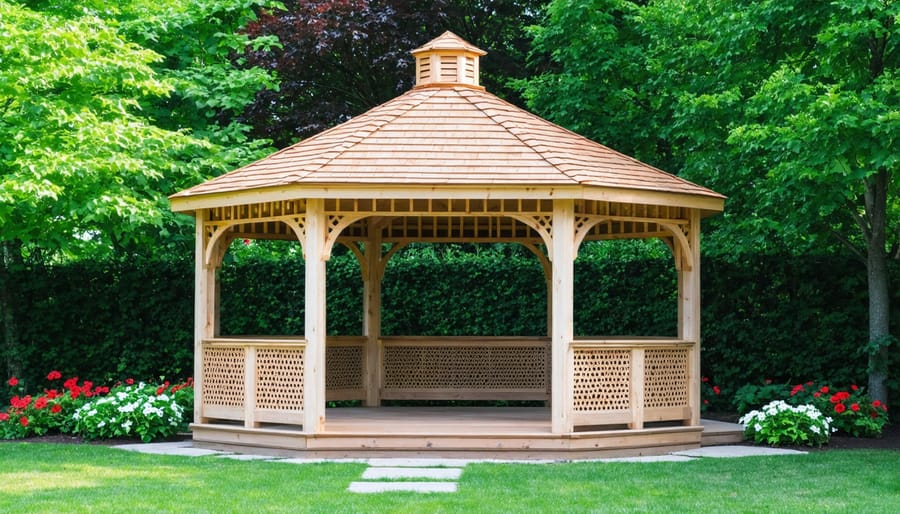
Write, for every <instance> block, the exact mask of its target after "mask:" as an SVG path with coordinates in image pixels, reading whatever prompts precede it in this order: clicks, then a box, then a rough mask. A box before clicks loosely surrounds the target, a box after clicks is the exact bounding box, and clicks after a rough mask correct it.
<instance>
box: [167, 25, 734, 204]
mask: <svg viewBox="0 0 900 514" xmlns="http://www.w3.org/2000/svg"><path fill="white" fill-rule="evenodd" d="M450 36H452V37H450V38H448V36H447V34H444V35H442V36H440V37H439V38H438V39H436V40H434V41H432V42H431V43H429V44H428V45H425V46H423V47H421V48H420V49H417V50H416V52H420V51H426V53H427V50H429V49H430V48H431V47H432V46H434V47H435V48H438V49H437V50H434V51H435V52H440V51H441V49H443V50H447V49H448V47H450V48H451V49H452V47H453V44H452V42H453V41H452V39H453V38H456V40H458V41H459V42H460V43H459V46H458V47H456V51H457V52H458V51H459V50H464V51H466V52H469V53H471V54H475V53H476V52H480V50H478V49H477V48H475V47H472V46H471V45H470V44H468V43H466V42H465V41H462V40H461V39H459V38H458V37H456V36H455V35H453V34H450ZM448 41H450V43H448ZM420 55H421V54H420ZM477 55H480V54H477ZM417 57H419V56H417ZM432 62H435V61H432ZM448 62H450V61H448ZM353 184H358V185H362V184H366V185H393V186H402V185H410V186H420V185H434V186H440V185H475V186H479V185H485V186H520V187H523V186H524V187H528V186H536V187H541V186H548V187H549V186H560V185H569V186H571V185H576V186H577V185H581V186H586V187H594V186H599V187H608V188H621V189H636V190H644V191H657V192H666V193H684V194H689V195H700V196H707V197H715V198H723V197H722V195H719V194H718V193H715V192H714V191H712V190H710V189H707V188H704V187H701V186H698V185H696V184H693V183H691V182H688V181H686V180H683V179H681V178H679V177H676V176H674V175H671V174H669V173H666V172H663V171H661V170H659V169H657V168H654V167H652V166H649V165H647V164H644V163H642V162H640V161H638V160H636V159H633V158H631V157H628V156H626V155H623V154H621V153H619V152H616V151H614V150H611V149H609V148H607V147H605V146H603V145H601V144H598V143H595V142H593V141H590V140H589V139H587V138H584V137H582V136H579V135H578V134H575V133H573V132H571V131H569V130H566V129H564V128H562V127H559V126H557V125H554V124H553V123H550V122H549V121H546V120H544V119H542V118H540V117H538V116H536V115H534V114H531V113H529V112H527V111H524V110H522V109H520V108H518V107H516V106H514V105H512V104H509V103H507V102H505V101H503V100H501V99H499V98H497V97H496V96H494V95H492V94H490V93H488V92H486V91H484V90H483V89H482V88H480V87H478V86H472V85H470V84H462V83H459V84H435V85H427V84H426V85H424V86H422V85H420V86H418V87H416V88H414V89H412V90H411V91H409V92H407V93H405V94H403V95H401V96H399V97H397V98H395V99H393V100H391V101H389V102H386V103H384V104H382V105H380V106H378V107H375V108H373V109H371V110H369V111H368V112H366V113H364V114H362V115H359V116H357V117H355V118H353V119H351V120H349V121H347V122H345V123H343V124H341V125H338V126H336V127H333V128H331V129H329V130H326V131H324V132H322V133H320V134H318V135H315V136H313V137H310V138H308V139H306V140H304V141H301V142H299V143H297V144H294V145H292V146H290V147H287V148H285V149H283V150H281V151H278V152H276V153H274V154H272V155H270V156H268V157H266V158H264V159H262V160H259V161H257V162H254V163H252V164H249V165H247V166H244V167H242V168H240V169H237V170H235V171H232V172H230V173H227V174H225V175H222V176H220V177H217V178H214V179H212V180H209V181H207V182H204V183H202V184H199V185H197V186H195V187H192V188H190V189H187V190H185V191H182V192H180V193H177V194H175V195H173V196H172V198H173V199H175V198H185V197H196V196H202V195H207V194H217V193H233V192H238V191H244V190H252V189H256V188H270V187H285V188H286V187H295V186H300V187H305V186H309V187H312V188H318V187H321V186H326V185H353Z"/></svg>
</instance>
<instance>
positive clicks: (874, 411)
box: [872, 410, 878, 419]
mask: <svg viewBox="0 0 900 514" xmlns="http://www.w3.org/2000/svg"><path fill="white" fill-rule="evenodd" d="M872 419H878V411H877V410H873V411H872Z"/></svg>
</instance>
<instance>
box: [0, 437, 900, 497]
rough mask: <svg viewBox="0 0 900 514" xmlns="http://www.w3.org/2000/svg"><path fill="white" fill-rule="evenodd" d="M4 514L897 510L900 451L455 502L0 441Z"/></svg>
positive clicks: (330, 477)
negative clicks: (2, 442) (375, 492)
mask: <svg viewBox="0 0 900 514" xmlns="http://www.w3.org/2000/svg"><path fill="white" fill-rule="evenodd" d="M0 467H2V469H0V512H17V513H25V512H97V513H104V512H110V513H112V512H115V513H120V512H130V513H139V512H198V513H201V512H215V513H223V512H241V513H254V512H415V513H419V512H491V513H494V512H517V513H518V512H640V511H650V512H663V511H664V512H892V513H893V512H897V509H898V505H900V451H896V450H893V451H885V450H878V451H876V450H842V451H841V450H832V451H827V452H813V453H810V454H807V455H798V456H777V457H744V458H735V459H697V460H694V461H691V462H659V463H615V462H586V463H564V464H470V465H468V466H467V467H466V468H465V471H464V472H463V475H462V477H461V479H460V480H459V492H457V493H453V494H447V493H443V494H418V493H381V494H353V493H349V492H347V486H348V485H349V484H350V482H353V481H356V480H359V479H360V477H361V475H362V473H363V470H364V469H365V468H366V465H365V464H344V463H323V464H303V465H297V464H288V463H279V462H265V461H236V460H232V459H223V458H220V457H175V456H164V455H147V454H140V453H133V452H126V451H123V450H117V449H113V448H107V447H103V446H91V445H55V444H34V443H4V444H0Z"/></svg>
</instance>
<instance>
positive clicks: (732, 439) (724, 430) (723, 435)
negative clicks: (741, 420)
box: [700, 419, 744, 446]
mask: <svg viewBox="0 0 900 514" xmlns="http://www.w3.org/2000/svg"><path fill="white" fill-rule="evenodd" d="M701 424H702V425H703V435H702V436H701V438H700V446H722V445H727V444H738V443H742V442H743V441H744V427H743V425H740V424H738V423H728V422H726V421H716V420H711V419H704V420H701Z"/></svg>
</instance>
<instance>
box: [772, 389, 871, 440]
mask: <svg viewBox="0 0 900 514" xmlns="http://www.w3.org/2000/svg"><path fill="white" fill-rule="evenodd" d="M788 401H789V402H790V403H792V404H795V405H797V404H802V403H811V404H812V405H815V406H816V408H818V409H819V410H820V411H821V412H823V413H825V414H826V415H828V416H831V417H832V418H833V419H834V421H833V426H834V428H835V429H836V430H837V431H839V432H842V433H844V434H847V435H850V436H853V437H879V436H880V435H881V432H882V430H883V429H884V425H885V424H887V422H888V414H887V412H888V408H887V405H884V404H883V403H881V402H880V401H878V400H875V401H873V400H872V399H871V398H869V396H868V395H867V394H865V390H864V389H863V388H861V387H859V386H856V385H851V386H850V387H848V388H836V387H833V386H830V385H828V384H817V383H815V382H806V383H803V384H797V385H796V386H794V388H793V389H792V390H791V392H790V397H789V400H788Z"/></svg>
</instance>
